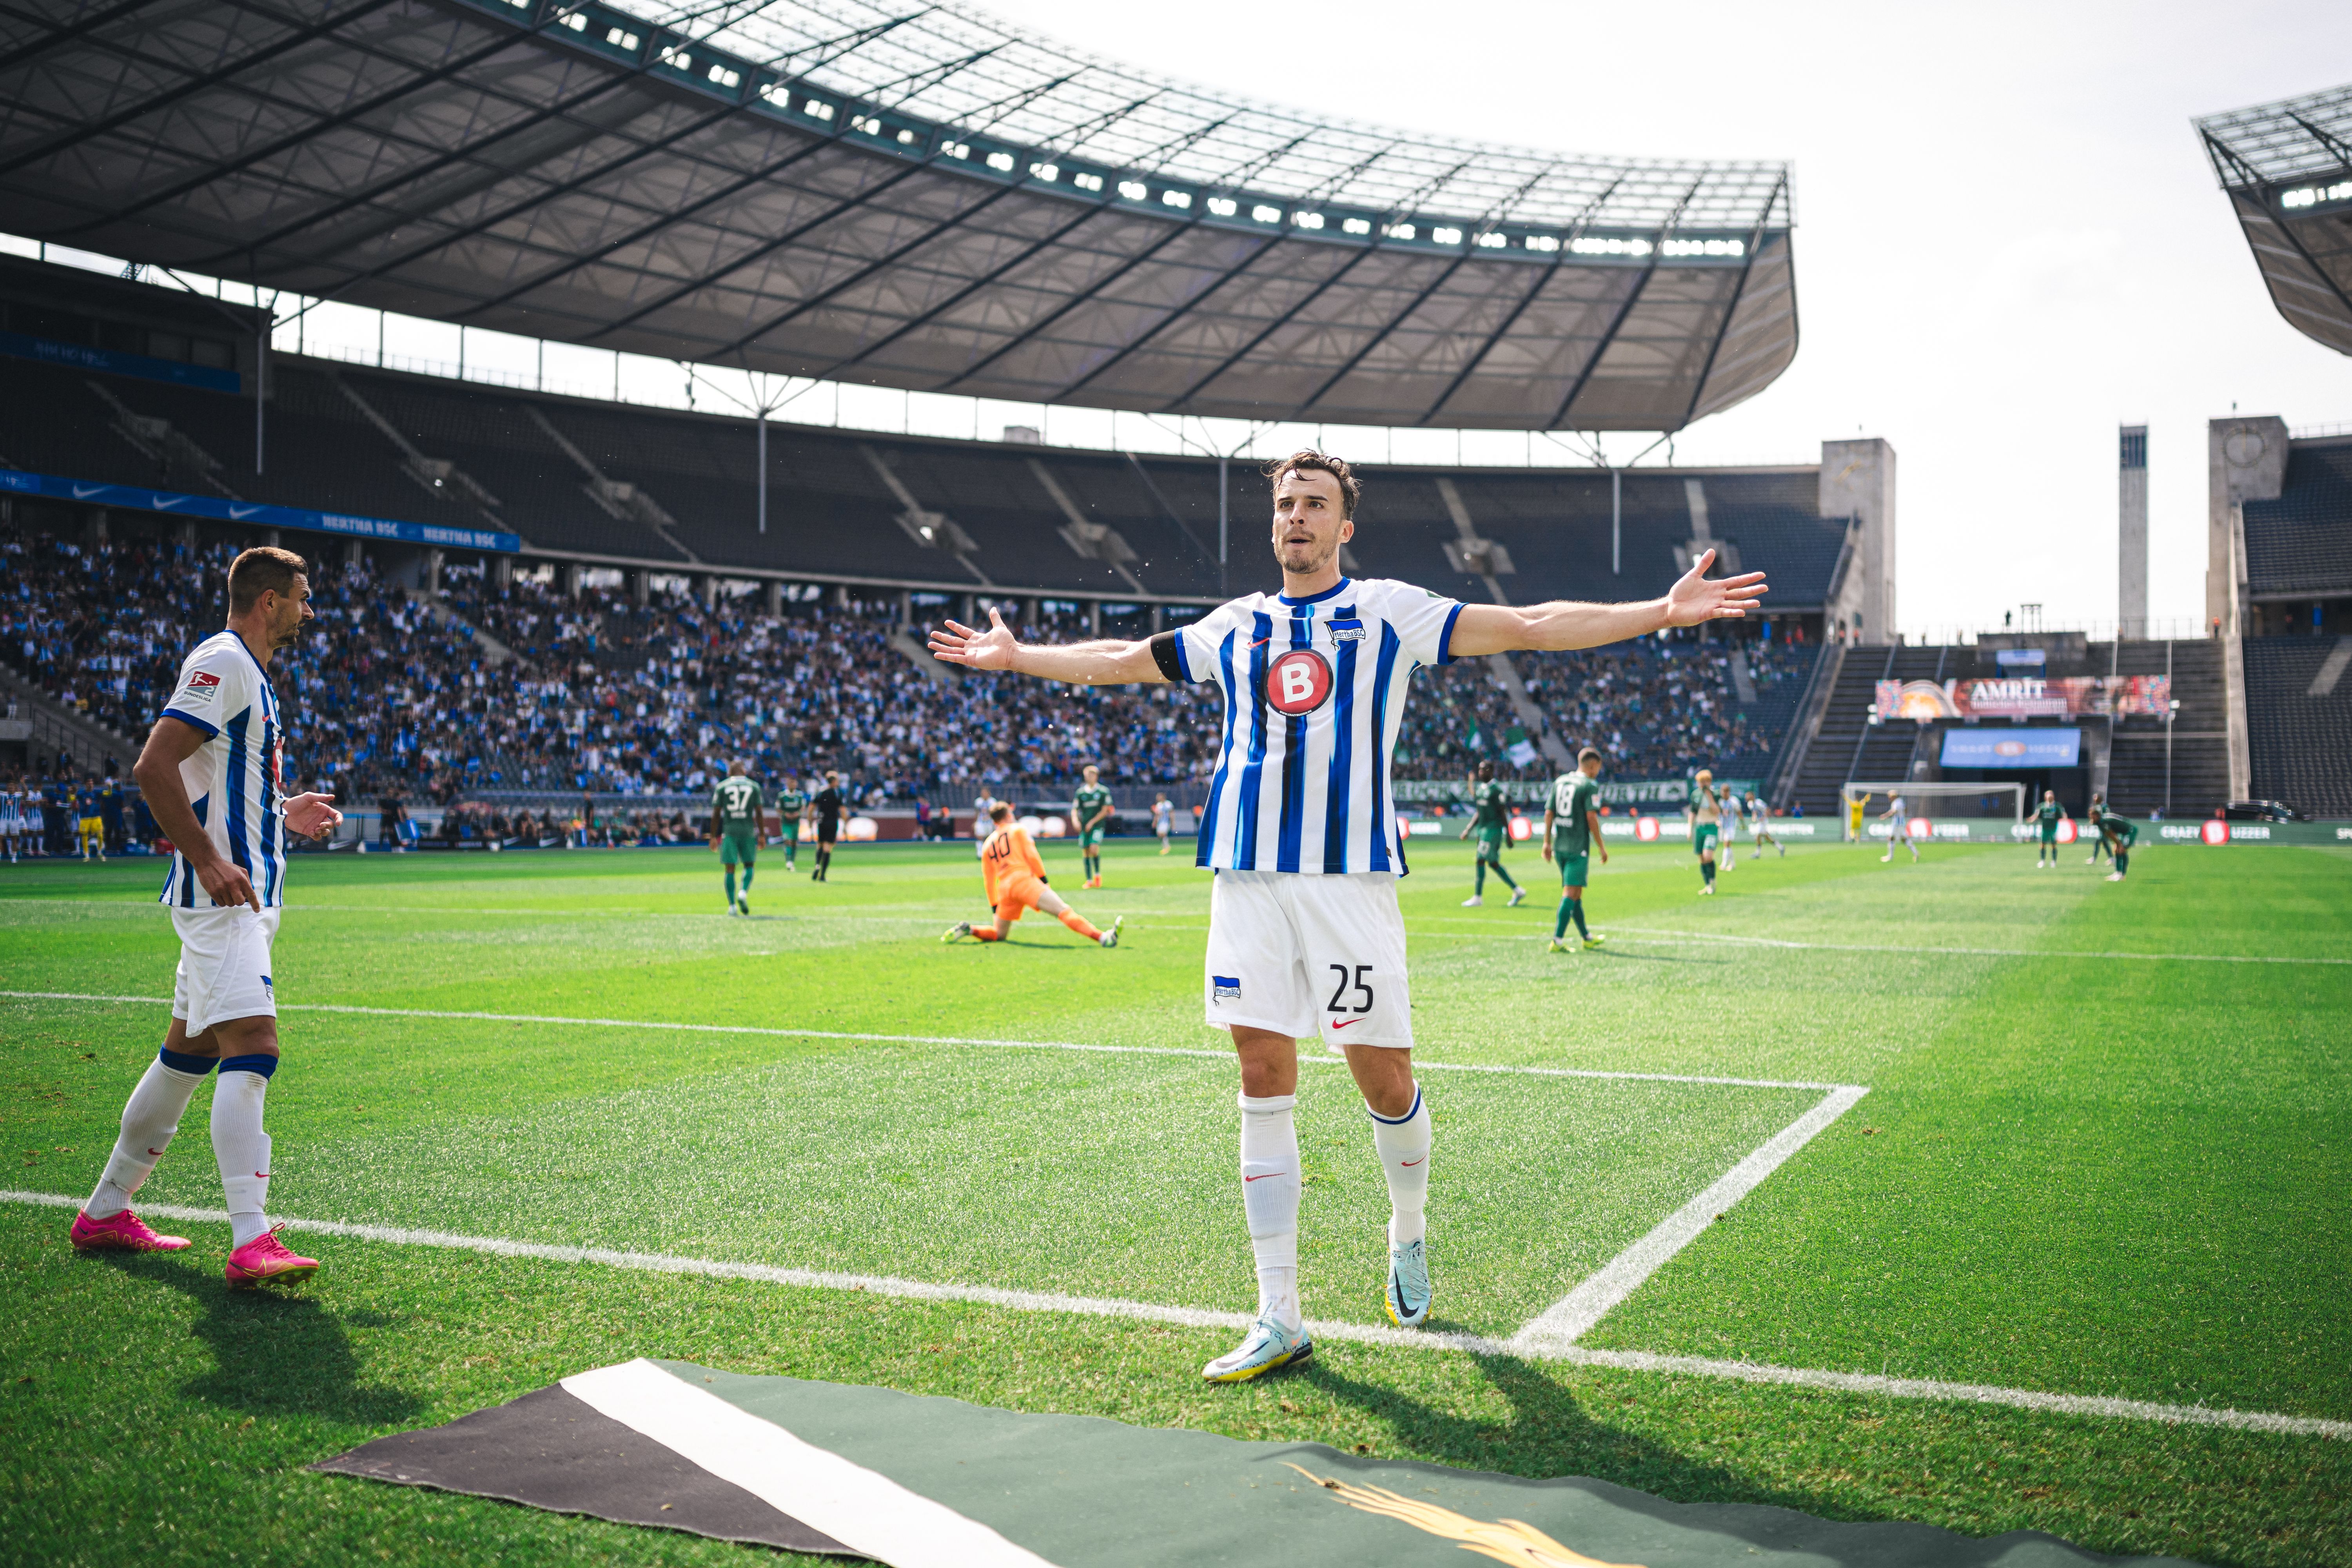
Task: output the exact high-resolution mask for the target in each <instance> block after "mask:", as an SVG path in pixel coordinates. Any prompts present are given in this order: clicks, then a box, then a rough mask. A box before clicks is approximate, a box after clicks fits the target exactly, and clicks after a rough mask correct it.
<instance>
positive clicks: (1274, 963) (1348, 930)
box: [1202, 871, 1412, 1049]
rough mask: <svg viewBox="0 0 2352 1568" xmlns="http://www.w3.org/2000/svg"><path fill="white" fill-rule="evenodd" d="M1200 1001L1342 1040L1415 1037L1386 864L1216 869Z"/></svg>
mask: <svg viewBox="0 0 2352 1568" xmlns="http://www.w3.org/2000/svg"><path fill="white" fill-rule="evenodd" d="M1207 971H1208V973H1206V974H1204V975H1203V976H1202V1004H1203V1010H1204V1011H1205V1012H1206V1014H1207V1016H1208V1020H1209V1023H1210V1025H1211V1026H1212V1027H1215V1028H1221V1029H1222V1028H1231V1027H1232V1026H1234V1025H1236V1024H1241V1025H1245V1026H1249V1027H1252V1028H1258V1029H1271V1030H1273V1031H1274V1032H1275V1033H1276V1034H1279V1035H1289V1036H1291V1037H1294V1038H1299V1037H1307V1036H1311V1035H1320V1036H1321V1037H1323V1039H1324V1041H1325V1043H1327V1044H1329V1045H1335V1046H1345V1045H1367V1046H1395V1047H1402V1048H1404V1049H1411V1048H1412V986H1411V984H1409V983H1408V982H1407V980H1406V978H1405V957H1404V917H1403V916H1402V914H1401V913H1399V912H1398V910H1397V896H1396V876H1395V874H1394V873H1392V872H1389V871H1360V872H1351V873H1349V874H1347V875H1343V876H1319V877H1309V876H1302V875H1300V874H1298V873H1297V872H1293V871H1219V872H1218V873H1217V874H1216V881H1215V882H1214V884H1213V885H1212V886H1211V888H1210V889H1209V955H1208V963H1207Z"/></svg>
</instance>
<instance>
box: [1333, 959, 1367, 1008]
mask: <svg viewBox="0 0 2352 1568" xmlns="http://www.w3.org/2000/svg"><path fill="white" fill-rule="evenodd" d="M1326 967H1327V968H1328V969H1329V970H1330V971H1331V973H1334V974H1336V975H1338V976H1339V984H1337V985H1335V986H1333V987H1332V989H1331V1000H1330V1002H1329V1004H1328V1006H1327V1008H1326V1010H1327V1011H1328V1012H1333V1013H1369V1012H1370V1011H1371V1010H1372V988H1371V987H1370V986H1369V985H1367V984H1364V976H1365V975H1367V974H1369V973H1371V969H1372V966H1371V965H1370V964H1369V963H1360V964H1358V965H1356V967H1355V968H1354V970H1352V971H1350V970H1349V967H1348V966H1347V965H1346V964H1344V963H1333V964H1328V965H1326ZM1350 990H1352V991H1353V992H1354V993H1355V994H1357V995H1359V996H1361V997H1362V998H1363V999H1364V1000H1363V1002H1362V1003H1361V1005H1358V1006H1354V1007H1350V1006H1349V1005H1347V998H1348V994H1349V991H1350Z"/></svg>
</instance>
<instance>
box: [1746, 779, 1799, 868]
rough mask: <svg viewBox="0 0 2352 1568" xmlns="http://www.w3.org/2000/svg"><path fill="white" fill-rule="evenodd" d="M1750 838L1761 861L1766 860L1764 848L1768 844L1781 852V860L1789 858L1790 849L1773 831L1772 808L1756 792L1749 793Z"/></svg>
mask: <svg viewBox="0 0 2352 1568" xmlns="http://www.w3.org/2000/svg"><path fill="white" fill-rule="evenodd" d="M1748 841H1749V842H1750V843H1752V844H1754V845H1755V846H1756V858H1758V859H1759V860H1761V859H1762V858H1764V846H1766V845H1767V844H1769V845H1770V846H1771V847H1773V848H1775V849H1778V850H1779V851H1780V858H1781V859H1783V860H1786V859H1787V858H1789V847H1788V846H1787V845H1785V844H1783V843H1781V842H1780V837H1779V836H1777V835H1776V834H1774V833H1773V831H1772V808H1771V807H1770V806H1769V805H1766V804H1765V801H1764V797H1763V796H1762V795H1758V794H1757V793H1756V792H1755V791H1754V790H1749V791H1748Z"/></svg>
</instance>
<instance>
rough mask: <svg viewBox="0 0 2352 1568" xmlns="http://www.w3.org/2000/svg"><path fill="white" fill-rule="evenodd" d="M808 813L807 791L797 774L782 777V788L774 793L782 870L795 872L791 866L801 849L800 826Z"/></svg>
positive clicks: (794, 868)
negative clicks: (782, 852)
mask: <svg viewBox="0 0 2352 1568" xmlns="http://www.w3.org/2000/svg"><path fill="white" fill-rule="evenodd" d="M808 811H809V797H808V791H806V790H804V789H803V788H801V781H800V776H799V775H798V774H797V773H786V774H785V775H784V787H783V788H782V789H780V790H778V791H777V792H776V837H779V838H781V839H782V840H783V841H784V842H783V851H784V869H785V870H786V871H788V872H790V871H797V870H799V869H800V868H799V867H798V866H796V865H794V864H793V860H794V858H796V856H797V855H798V853H799V850H800V847H801V824H802V822H803V819H804V818H806V817H807V816H808Z"/></svg>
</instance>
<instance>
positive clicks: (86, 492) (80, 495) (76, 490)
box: [73, 485, 108, 500]
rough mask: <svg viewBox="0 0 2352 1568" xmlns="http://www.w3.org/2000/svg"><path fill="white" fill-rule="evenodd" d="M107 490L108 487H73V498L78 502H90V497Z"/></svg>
mask: <svg viewBox="0 0 2352 1568" xmlns="http://www.w3.org/2000/svg"><path fill="white" fill-rule="evenodd" d="M107 488H108V487H107V486H105V485H89V486H87V487H85V486H82V485H76V486H74V487H73V497H74V500H89V498H90V497H92V496H94V495H96V494H98V492H99V491H100V490H102V489H107Z"/></svg>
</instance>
